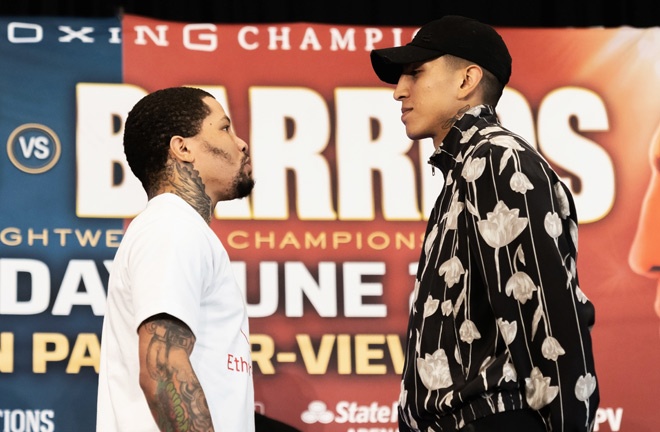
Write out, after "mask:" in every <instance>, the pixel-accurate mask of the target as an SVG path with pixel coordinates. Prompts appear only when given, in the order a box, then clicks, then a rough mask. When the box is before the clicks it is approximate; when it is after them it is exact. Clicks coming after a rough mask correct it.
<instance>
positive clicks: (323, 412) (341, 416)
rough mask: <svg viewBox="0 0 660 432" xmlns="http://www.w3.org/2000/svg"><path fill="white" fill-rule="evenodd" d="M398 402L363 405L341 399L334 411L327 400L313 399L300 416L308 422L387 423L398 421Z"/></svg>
mask: <svg viewBox="0 0 660 432" xmlns="http://www.w3.org/2000/svg"><path fill="white" fill-rule="evenodd" d="M397 407H398V404H397V403H396V402H393V403H392V404H391V405H381V404H379V403H378V402H372V403H370V404H369V405H361V404H359V403H357V402H349V401H339V402H337V405H336V406H335V410H334V412H333V411H331V410H329V409H328V406H327V405H326V404H325V402H322V401H312V402H310V404H309V405H308V406H307V410H305V411H304V412H303V413H302V414H301V415H300V418H301V420H302V421H304V422H305V423H307V424H314V423H323V424H328V423H332V422H335V423H357V424H365V423H368V424H385V423H397V421H398V409H397Z"/></svg>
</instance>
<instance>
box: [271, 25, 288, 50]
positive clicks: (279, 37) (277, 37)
mask: <svg viewBox="0 0 660 432" xmlns="http://www.w3.org/2000/svg"><path fill="white" fill-rule="evenodd" d="M277 30H278V29H277V27H268V37H269V42H268V49H269V50H271V51H275V50H277V49H278V48H277V43H278V42H280V43H281V44H282V45H281V48H280V49H282V50H285V51H286V50H290V49H291V44H290V42H289V34H290V33H291V27H282V28H281V31H282V33H281V34H278V33H277Z"/></svg>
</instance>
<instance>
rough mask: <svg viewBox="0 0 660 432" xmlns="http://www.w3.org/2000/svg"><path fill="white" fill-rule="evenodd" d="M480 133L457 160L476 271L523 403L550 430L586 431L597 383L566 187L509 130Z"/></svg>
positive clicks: (590, 310)
mask: <svg viewBox="0 0 660 432" xmlns="http://www.w3.org/2000/svg"><path fill="white" fill-rule="evenodd" d="M481 135H482V136H483V137H484V138H487V139H488V141H485V142H482V144H481V145H480V144H477V145H476V146H475V149H474V151H473V152H472V154H471V155H470V156H468V157H467V160H466V161H465V165H464V168H463V176H464V177H466V176H467V178H466V181H467V183H468V187H467V189H466V191H465V205H466V208H467V209H468V212H467V213H466V214H465V217H466V219H467V225H468V229H469V230H471V231H472V232H473V235H472V236H470V237H469V238H470V239H471V240H472V241H471V242H470V247H471V249H472V250H473V252H474V254H475V256H476V257H478V258H477V261H478V262H477V268H475V269H474V270H475V271H479V273H480V277H482V278H483V280H484V281H485V288H486V291H487V295H488V297H489V300H490V305H491V307H492V310H493V314H494V316H495V319H496V321H497V325H498V330H499V332H500V333H501V335H502V339H503V341H504V343H505V344H506V345H507V350H508V352H509V357H510V361H511V363H512V366H513V369H515V371H516V373H517V374H518V376H519V379H520V382H521V384H522V383H523V382H524V387H525V398H526V402H527V404H528V405H529V406H530V407H531V408H533V409H535V410H540V411H541V412H542V413H543V414H544V416H545V417H546V418H548V419H549V422H550V423H551V424H552V425H553V430H587V429H588V427H589V423H590V422H591V421H592V420H593V416H592V415H590V413H591V412H592V411H593V410H592V409H590V408H594V407H590V406H589V404H590V396H591V395H592V394H593V393H594V391H595V388H596V379H595V374H594V371H593V369H592V365H593V359H592V358H591V342H590V338H589V328H588V323H589V322H591V321H593V313H594V312H593V308H592V307H591V303H588V301H587V298H586V296H585V295H584V293H583V292H582V291H581V289H580V287H579V285H578V279H577V270H576V255H577V218H576V214H575V207H574V205H573V202H572V200H571V199H569V196H570V193H569V192H568V190H567V189H566V186H565V185H564V184H563V183H562V182H561V181H560V180H559V178H558V177H557V175H556V174H555V173H554V172H553V171H552V170H551V169H550V168H549V167H548V165H547V164H546V163H545V161H543V160H542V159H541V158H539V157H538V154H537V153H535V152H534V151H533V150H532V149H531V148H530V147H529V146H527V145H526V144H525V143H523V142H522V141H521V140H519V139H518V138H517V137H515V136H512V135H510V134H509V133H507V132H505V131H504V130H502V129H501V128H499V127H493V128H490V129H485V130H482V131H481ZM473 166H476V167H478V169H477V170H475V169H473V168H472V167H473ZM481 167H483V169H481ZM475 171H481V175H479V176H477V175H475V174H474V172H475ZM523 379H524V381H523Z"/></svg>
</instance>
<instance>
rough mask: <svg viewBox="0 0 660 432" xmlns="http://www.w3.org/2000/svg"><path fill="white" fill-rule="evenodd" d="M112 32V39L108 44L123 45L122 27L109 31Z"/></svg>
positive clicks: (112, 28)
mask: <svg viewBox="0 0 660 432" xmlns="http://www.w3.org/2000/svg"><path fill="white" fill-rule="evenodd" d="M108 31H109V32H110V39H108V42H109V43H111V44H120V43H121V27H110V28H109V29H108Z"/></svg>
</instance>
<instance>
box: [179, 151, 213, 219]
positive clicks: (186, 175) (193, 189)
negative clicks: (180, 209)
mask: <svg viewBox="0 0 660 432" xmlns="http://www.w3.org/2000/svg"><path fill="white" fill-rule="evenodd" d="M175 170H176V173H177V177H178V179H179V181H178V182H172V183H171V185H172V188H173V189H174V193H175V194H176V195H178V196H180V197H181V198H183V199H184V200H185V201H186V202H187V203H188V204H190V205H191V206H192V207H193V208H194V209H195V210H197V213H199V214H200V215H201V216H202V218H203V219H204V220H205V221H206V223H211V213H212V210H213V209H212V208H211V198H210V197H209V196H208V195H207V194H206V192H205V186H204V183H203V182H202V178H201V177H200V176H199V172H198V171H197V170H195V169H194V168H193V167H192V164H189V163H182V162H178V161H177V162H175Z"/></svg>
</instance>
